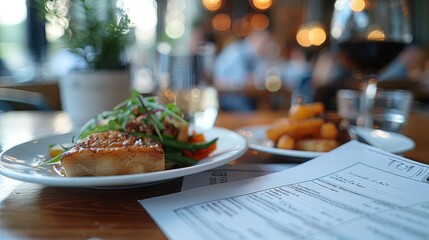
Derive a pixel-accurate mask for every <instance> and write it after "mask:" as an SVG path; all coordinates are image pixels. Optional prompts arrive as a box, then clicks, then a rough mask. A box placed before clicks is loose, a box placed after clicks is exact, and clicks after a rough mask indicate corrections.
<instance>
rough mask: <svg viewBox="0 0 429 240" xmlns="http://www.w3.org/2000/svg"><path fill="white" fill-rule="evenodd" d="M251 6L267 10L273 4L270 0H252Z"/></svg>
mask: <svg viewBox="0 0 429 240" xmlns="http://www.w3.org/2000/svg"><path fill="white" fill-rule="evenodd" d="M252 3H253V6H254V7H255V8H256V9H259V10H267V9H268V8H270V7H271V5H272V4H273V1H272V0H252Z"/></svg>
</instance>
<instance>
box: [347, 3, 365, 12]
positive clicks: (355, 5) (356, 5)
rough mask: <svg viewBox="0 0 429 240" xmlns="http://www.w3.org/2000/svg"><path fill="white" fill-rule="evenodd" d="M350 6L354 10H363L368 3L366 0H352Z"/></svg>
mask: <svg viewBox="0 0 429 240" xmlns="http://www.w3.org/2000/svg"><path fill="white" fill-rule="evenodd" d="M349 6H350V8H351V9H352V11H353V12H362V11H363V10H364V9H365V7H366V3H365V0H351V1H350V2H349Z"/></svg>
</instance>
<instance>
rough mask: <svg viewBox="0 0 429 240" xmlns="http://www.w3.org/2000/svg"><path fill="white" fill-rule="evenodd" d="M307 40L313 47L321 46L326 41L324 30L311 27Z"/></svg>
mask: <svg viewBox="0 0 429 240" xmlns="http://www.w3.org/2000/svg"><path fill="white" fill-rule="evenodd" d="M308 39H309V40H310V43H311V44H312V45H314V46H320V45H322V44H323V43H324V42H325V40H326V33H325V30H323V28H322V27H320V26H316V27H313V28H312V29H311V30H310V32H309V33H308Z"/></svg>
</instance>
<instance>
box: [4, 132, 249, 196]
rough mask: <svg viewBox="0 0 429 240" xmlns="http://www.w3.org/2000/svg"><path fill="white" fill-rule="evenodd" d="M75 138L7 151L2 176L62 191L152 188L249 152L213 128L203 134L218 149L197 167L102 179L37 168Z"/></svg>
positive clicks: (238, 139) (33, 143)
mask: <svg viewBox="0 0 429 240" xmlns="http://www.w3.org/2000/svg"><path fill="white" fill-rule="evenodd" d="M74 135H75V134H73V133H68V134H61V135H54V136H51V137H46V138H42V139H39V140H35V141H31V142H27V143H23V144H20V145H17V146H15V147H12V148H10V149H8V150H6V151H4V152H3V153H2V154H1V156H0V173H1V174H3V175H5V176H7V177H10V178H13V179H17V180H20V181H25V182H33V183H39V184H43V185H50V186H61V187H102V188H105V187H114V188H117V187H132V186H141V185H149V184H153V183H156V182H160V181H165V180H169V179H173V178H177V177H182V176H185V175H189V174H194V173H198V172H202V171H206V170H209V169H212V168H216V167H219V166H221V165H225V164H228V163H229V162H231V161H233V160H234V159H236V158H238V157H240V156H241V155H243V154H244V152H245V151H246V150H247V141H246V139H244V138H243V137H242V136H240V135H239V134H237V133H235V132H232V131H229V130H226V129H223V128H213V129H212V130H208V131H206V132H204V135H205V137H206V138H207V139H213V138H216V137H219V140H218V141H217V149H216V151H214V152H213V153H212V154H211V155H210V156H209V157H207V158H204V159H202V160H201V161H199V162H198V163H197V164H196V165H193V166H189V167H184V168H178V169H172V170H166V171H161V172H151V173H142V174H130V175H120V176H102V177H64V176H61V175H60V174H59V173H58V171H57V170H56V169H55V167H54V166H55V165H50V166H46V167H34V166H35V165H37V163H38V162H40V161H41V160H43V159H45V158H46V156H47V154H48V146H49V145H50V144H58V143H69V142H71V140H72V137H73V136H74Z"/></svg>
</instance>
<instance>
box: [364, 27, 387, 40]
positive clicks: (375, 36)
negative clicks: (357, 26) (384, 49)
mask: <svg viewBox="0 0 429 240" xmlns="http://www.w3.org/2000/svg"><path fill="white" fill-rule="evenodd" d="M367 38H368V40H373V41H384V39H385V36H384V32H383V31H382V30H381V29H374V30H372V31H371V32H370V33H369V34H368V37H367Z"/></svg>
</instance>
